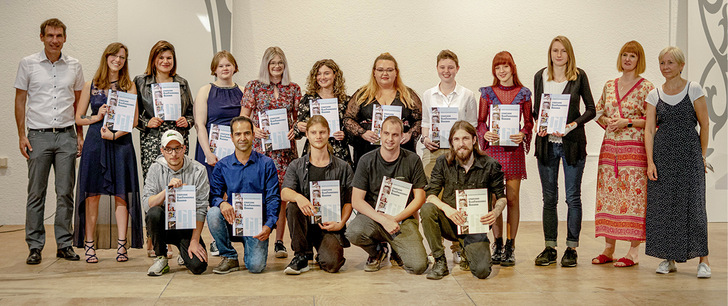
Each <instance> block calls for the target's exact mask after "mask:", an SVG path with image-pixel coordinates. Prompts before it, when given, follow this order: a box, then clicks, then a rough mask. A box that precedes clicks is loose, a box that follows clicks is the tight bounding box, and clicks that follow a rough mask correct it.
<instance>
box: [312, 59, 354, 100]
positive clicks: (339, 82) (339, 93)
mask: <svg viewBox="0 0 728 306" xmlns="http://www.w3.org/2000/svg"><path fill="white" fill-rule="evenodd" d="M323 66H326V67H329V69H331V70H333V71H334V96H336V98H337V99H339V102H349V97H348V96H347V95H346V85H345V82H346V81H345V80H344V72H343V71H341V69H340V68H339V65H337V64H336V62H334V60H332V59H328V58H327V59H322V60H320V61H318V62H316V63H315V64H313V67H311V71H310V72H309V73H308V78H307V79H306V94H307V95H309V96H315V95H316V92H318V91H319V89H321V85H319V83H318V82H317V81H316V75H317V74H318V71H319V69H321V67H323Z"/></svg>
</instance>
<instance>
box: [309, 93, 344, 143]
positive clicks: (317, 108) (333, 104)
mask: <svg viewBox="0 0 728 306" xmlns="http://www.w3.org/2000/svg"><path fill="white" fill-rule="evenodd" d="M310 109H311V116H314V115H321V116H324V118H326V121H328V122H329V130H330V131H331V133H329V137H334V133H335V132H338V131H341V121H340V120H339V99H337V98H332V99H318V100H313V101H311V105H310Z"/></svg>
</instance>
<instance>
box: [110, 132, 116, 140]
mask: <svg viewBox="0 0 728 306" xmlns="http://www.w3.org/2000/svg"><path fill="white" fill-rule="evenodd" d="M111 134H112V135H114V136H113V137H112V138H111V140H116V132H113V133H111Z"/></svg>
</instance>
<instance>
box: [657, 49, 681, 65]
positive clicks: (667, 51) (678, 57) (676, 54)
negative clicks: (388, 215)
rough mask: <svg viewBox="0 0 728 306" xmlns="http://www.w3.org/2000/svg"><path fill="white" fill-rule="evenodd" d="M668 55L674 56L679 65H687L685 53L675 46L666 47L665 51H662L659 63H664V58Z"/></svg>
mask: <svg viewBox="0 0 728 306" xmlns="http://www.w3.org/2000/svg"><path fill="white" fill-rule="evenodd" d="M666 54H670V55H672V58H674V59H675V61H676V62H677V63H678V64H680V65H685V53H683V52H682V50H680V48H678V47H674V46H670V47H666V48H665V49H662V51H660V55H659V56H658V57H657V59H658V60H659V61H662V57H664V56H665V55H666Z"/></svg>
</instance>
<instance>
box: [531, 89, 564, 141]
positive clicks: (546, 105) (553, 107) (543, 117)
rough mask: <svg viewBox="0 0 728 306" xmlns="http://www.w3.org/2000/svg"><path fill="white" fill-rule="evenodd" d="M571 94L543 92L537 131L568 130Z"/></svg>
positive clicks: (550, 132) (561, 131)
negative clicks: (567, 122) (567, 120)
mask: <svg viewBox="0 0 728 306" xmlns="http://www.w3.org/2000/svg"><path fill="white" fill-rule="evenodd" d="M570 98H571V95H569V94H565V95H562V94H559V95H557V94H541V106H540V107H539V110H540V113H539V114H538V121H536V123H537V124H538V129H537V132H541V131H544V130H545V131H546V133H549V134H552V133H554V132H559V133H561V134H563V133H564V131H565V130H566V119H567V116H568V114H569V100H570Z"/></svg>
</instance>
